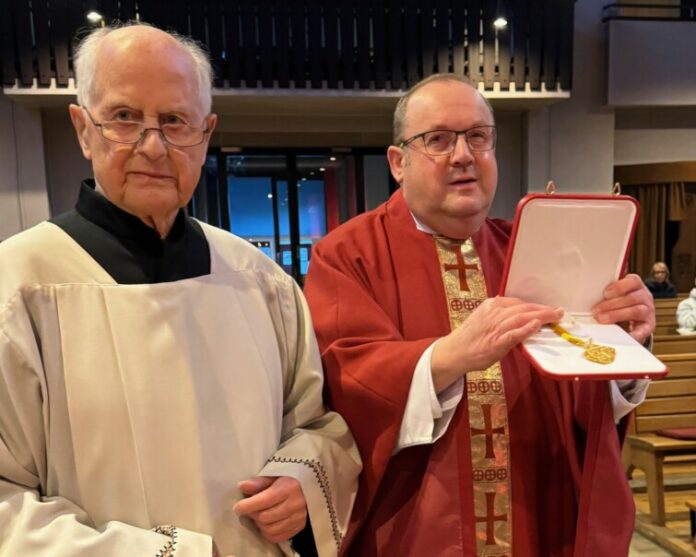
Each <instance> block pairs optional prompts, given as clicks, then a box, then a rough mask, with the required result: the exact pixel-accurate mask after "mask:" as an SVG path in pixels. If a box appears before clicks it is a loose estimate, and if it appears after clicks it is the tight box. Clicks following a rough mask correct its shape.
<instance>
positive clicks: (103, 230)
mask: <svg viewBox="0 0 696 557" xmlns="http://www.w3.org/2000/svg"><path fill="white" fill-rule="evenodd" d="M50 222H52V223H53V224H55V225H57V226H59V227H60V228H62V229H63V230H64V231H65V232H66V233H68V234H69V235H70V237H71V238H72V239H73V240H75V241H76V242H77V243H78V244H80V246H81V247H82V248H83V249H84V250H85V251H86V252H87V253H88V254H89V255H90V256H91V257H92V258H93V259H95V260H96V261H97V263H99V265H101V266H102V267H103V268H104V270H105V271H106V272H107V273H109V275H111V277H112V278H113V279H114V280H115V281H116V282H117V283H119V284H152V283H157V282H172V281H175V280H181V279H187V278H192V277H198V276H201V275H207V274H209V273H210V249H209V248H208V241H207V240H206V238H205V234H204V233H203V230H202V229H201V226H200V224H198V223H197V222H196V221H195V220H193V219H191V218H189V217H187V216H186V215H185V214H184V211H183V210H179V213H178V214H177V216H176V219H175V220H174V224H173V226H172V229H171V231H170V232H169V235H168V236H167V237H166V238H165V239H164V240H162V239H161V238H160V237H159V235H158V234H157V231H156V230H155V229H154V228H150V227H149V226H147V225H146V224H145V223H144V222H143V221H141V220H140V219H139V218H138V217H136V216H135V215H131V214H130V213H127V212H126V211H123V210H122V209H119V208H118V207H117V206H116V205H114V204H113V203H111V202H110V201H109V200H108V199H107V198H106V197H104V196H103V195H101V194H100V193H97V192H96V191H95V190H94V180H85V181H84V182H82V186H81V187H80V195H79V197H78V200H77V204H76V205H75V209H73V210H72V211H68V212H67V213H63V214H61V215H58V216H57V217H54V218H52V219H51V221H50Z"/></svg>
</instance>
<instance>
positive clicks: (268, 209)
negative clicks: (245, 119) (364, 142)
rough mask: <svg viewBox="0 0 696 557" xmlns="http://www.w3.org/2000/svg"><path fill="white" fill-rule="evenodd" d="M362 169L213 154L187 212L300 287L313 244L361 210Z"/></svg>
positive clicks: (335, 157) (344, 160)
mask: <svg viewBox="0 0 696 557" xmlns="http://www.w3.org/2000/svg"><path fill="white" fill-rule="evenodd" d="M361 164H362V157H359V156H356V155H353V154H352V153H326V152H324V153H308V152H306V151H284V152H283V153H274V152H272V151H271V152H249V153H247V152H234V153H226V152H223V151H220V150H211V152H210V153H209V155H208V159H207V161H206V165H205V168H204V172H203V174H202V177H201V184H200V185H199V187H198V189H197V191H196V193H195V195H194V198H193V199H192V202H191V205H190V207H189V210H190V212H191V213H192V214H193V216H195V217H197V218H199V219H201V220H204V221H206V222H209V223H210V224H213V225H215V226H219V227H221V228H224V229H227V230H230V231H231V232H233V233H234V234H235V235H237V236H240V237H241V238H244V239H246V240H247V241H249V242H251V243H252V244H253V245H255V246H256V247H257V248H258V249H260V250H261V251H262V252H263V253H265V254H266V255H267V256H268V257H270V258H271V259H273V260H274V261H275V262H276V263H278V264H279V265H280V266H281V267H283V269H284V270H285V271H286V272H287V273H289V274H291V275H292V276H293V277H294V278H295V280H297V281H298V283H300V285H302V284H303V283H304V277H305V275H306V274H307V269H308V267H309V264H310V261H311V258H312V247H313V246H314V244H315V243H316V242H318V241H319V240H320V239H321V238H322V237H323V236H325V235H326V234H327V232H329V231H330V230H332V229H334V228H336V227H337V226H338V225H339V224H340V223H342V222H345V221H346V220H348V219H349V218H351V217H353V216H355V215H356V214H357V213H358V212H360V211H361V210H363V208H364V205H365V195H364V188H363V187H362V176H363V172H362V170H361ZM359 208H360V209H359Z"/></svg>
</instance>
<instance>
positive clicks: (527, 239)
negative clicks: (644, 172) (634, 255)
mask: <svg viewBox="0 0 696 557" xmlns="http://www.w3.org/2000/svg"><path fill="white" fill-rule="evenodd" d="M638 212H639V210H638V203H637V201H636V200H635V199H633V198H632V197H628V196H623V195H567V194H550V195H549V194H531V195H528V196H526V197H524V198H523V199H522V200H521V201H520V203H519V205H518V206H517V213H516V215H515V222H514V226H513V232H512V239H511V242H510V250H509V252H508V256H507V264H506V269H505V273H504V276H503V281H502V285H501V295H503V296H512V297H516V298H521V299H523V300H527V301H530V302H536V303H540V304H546V305H549V306H553V307H562V308H563V309H564V310H565V315H564V317H563V321H562V322H561V323H560V324H561V326H562V327H564V328H565V329H566V330H567V331H568V332H570V333H571V334H572V335H574V336H576V337H579V338H581V339H583V340H584V339H588V338H591V339H592V341H593V342H594V343H596V344H602V345H606V346H611V347H613V348H614V349H615V350H616V358H615V360H614V361H613V362H612V363H610V364H599V363H596V362H591V361H589V360H587V359H585V358H584V357H583V353H584V349H583V348H582V347H579V346H576V345H574V344H571V343H570V342H568V341H567V340H565V339H563V338H562V337H560V336H559V335H557V334H556V333H554V332H553V331H551V330H550V329H549V328H548V327H543V328H542V330H541V331H539V332H538V333H537V334H535V335H532V336H531V337H530V338H528V339H527V340H526V341H524V342H523V343H522V344H521V349H522V351H523V352H524V354H525V355H526V356H527V358H529V360H530V361H531V362H532V364H533V365H534V366H535V367H536V368H537V369H538V370H539V372H541V373H543V374H545V375H548V376H550V377H552V378H554V379H559V380H567V379H575V380H578V379H635V378H654V377H661V376H664V375H665V374H666V373H667V368H666V367H665V365H664V364H663V363H662V362H661V361H660V360H658V359H657V358H656V357H655V356H653V355H652V354H651V353H650V351H649V350H647V349H646V348H645V347H644V346H643V345H642V344H640V343H639V342H637V341H636V340H634V339H633V338H632V337H631V336H630V335H629V334H628V333H627V332H626V331H624V329H622V328H621V327H620V326H618V325H602V324H599V323H597V322H596V321H595V320H594V319H593V318H592V314H591V311H590V310H591V308H592V306H594V305H595V304H596V303H597V302H599V301H601V300H602V299H603V295H602V294H603V291H604V288H605V287H606V286H607V285H608V284H609V283H610V282H612V281H614V280H616V279H618V278H620V277H621V276H622V275H623V273H624V270H625V268H626V262H627V258H628V253H629V250H630V248H631V243H632V239H633V233H634V231H635V228H636V224H637V221H638Z"/></svg>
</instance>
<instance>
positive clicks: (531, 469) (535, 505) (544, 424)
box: [305, 191, 635, 557]
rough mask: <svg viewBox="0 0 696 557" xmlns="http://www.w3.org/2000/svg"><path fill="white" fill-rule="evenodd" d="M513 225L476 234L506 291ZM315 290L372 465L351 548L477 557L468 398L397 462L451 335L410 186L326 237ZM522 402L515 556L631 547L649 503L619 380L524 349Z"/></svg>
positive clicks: (327, 347) (517, 419)
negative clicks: (624, 443) (533, 358)
mask: <svg viewBox="0 0 696 557" xmlns="http://www.w3.org/2000/svg"><path fill="white" fill-rule="evenodd" d="M509 233H510V224H509V223H506V222H502V221H497V220H487V221H486V222H485V223H484V225H483V226H482V227H481V230H480V231H479V232H478V233H477V234H476V235H475V236H474V237H473V242H474V246H475V248H476V250H477V252H478V254H479V256H480V258H481V264H482V267H483V273H484V275H485V281H486V286H487V290H488V292H489V293H490V294H491V295H492V294H495V293H497V292H498V291H499V286H500V279H501V274H502V271H503V265H504V261H505V255H506V251H507V247H508V242H509ZM305 294H306V296H307V299H308V301H309V305H310V308H311V311H312V316H313V319H314V325H315V329H316V332H317V336H318V339H319V344H320V348H321V351H322V358H323V362H324V366H325V370H326V376H327V390H328V397H329V403H330V404H331V405H332V406H333V407H334V408H335V409H336V410H337V411H338V412H340V413H341V414H342V415H343V416H344V418H345V419H346V420H347V421H348V424H349V425H350V427H351V430H352V431H353V435H354V436H355V438H356V440H357V442H358V445H359V447H360V451H361V454H362V458H363V462H364V471H363V474H362V477H361V484H360V491H359V493H358V498H357V502H356V506H355V509H354V511H353V517H352V520H351V527H350V530H349V533H348V535H347V536H346V539H345V541H344V546H343V547H344V555H349V556H355V557H371V556H377V555H379V556H384V557H402V556H411V555H413V556H419V557H422V556H433V557H455V556H456V557H460V556H467V557H475V556H476V553H477V550H476V542H475V520H476V519H475V516H476V513H475V509H474V504H473V488H472V483H473V482H472V464H471V443H470V428H469V412H468V408H467V399H466V397H464V398H463V400H462V401H461V403H460V404H459V407H458V409H457V411H456V412H455V415H454V417H453V418H452V421H451V422H450V425H449V427H448V429H447V432H446V433H445V435H444V436H443V437H442V438H441V439H439V440H438V441H437V442H436V443H434V444H431V445H422V446H417V447H411V448H407V449H404V450H402V451H401V452H399V453H398V454H396V455H394V456H392V453H393V450H394V446H395V443H396V440H397V436H398V433H399V428H400V425H401V421H402V417H403V413H404V408H405V406H406V400H407V397H408V392H409V388H410V385H411V378H412V376H413V372H414V369H415V367H416V363H417V362H418V359H419V358H420V356H421V354H422V353H423V351H424V350H425V349H426V348H427V347H428V346H429V345H430V344H431V343H432V342H433V341H434V340H435V339H436V338H438V337H441V336H444V335H446V334H447V333H448V332H449V331H450V324H449V318H448V308H447V305H446V304H447V302H446V297H445V292H444V288H443V283H442V274H441V269H440V263H439V260H438V255H437V251H436V247H435V241H434V239H433V237H432V236H431V235H430V234H427V233H424V232H421V231H418V230H417V229H416V226H415V223H414V221H413V217H412V216H411V214H410V213H409V211H408V208H407V207H406V204H405V202H404V200H403V196H402V194H401V192H400V191H398V192H396V193H395V194H394V195H393V196H392V197H391V198H390V199H389V200H388V201H387V202H386V203H385V204H383V205H381V206H380V207H378V208H377V209H375V210H374V211H371V212H369V213H366V214H364V215H361V216H359V217H356V218H354V219H352V220H350V221H349V222H348V223H346V224H344V225H343V226H341V227H339V228H338V229H337V230H335V231H334V232H332V233H331V234H329V235H328V236H327V237H326V238H325V239H323V240H322V241H321V242H319V243H318V244H317V245H316V247H315V248H314V251H313V253H312V260H311V265H310V267H309V274H308V276H307V281H306V288H305ZM501 364H502V370H503V379H504V385H505V397H506V402H507V408H508V424H509V447H510V448H509V450H510V471H511V472H510V473H511V478H510V487H511V501H512V509H511V514H512V548H513V549H512V555H514V556H515V557H524V556H540V557H551V556H554V557H555V556H563V557H565V556H567V557H571V556H573V557H579V556H588V557H590V556H591V557H603V556H606V557H617V556H621V555H627V554H628V546H629V543H630V539H631V535H632V531H633V522H634V517H635V508H634V504H633V499H632V496H631V493H630V490H629V488H628V485H627V482H626V479H625V475H624V472H623V467H622V463H621V449H620V440H619V434H618V432H617V427H616V425H615V424H614V421H613V416H612V409H611V403H610V399H609V389H608V386H607V383H606V381H582V382H574V383H573V382H557V381H552V380H549V379H546V378H544V377H542V376H541V375H540V374H538V373H536V372H535V371H534V370H533V368H531V366H530V365H529V363H528V362H527V360H526V359H524V357H523V356H522V355H521V354H519V353H518V351H517V350H513V351H512V352H511V353H510V354H508V356H507V357H506V358H505V359H504V360H503V361H502V362H501Z"/></svg>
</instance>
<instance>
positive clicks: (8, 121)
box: [0, 94, 49, 241]
mask: <svg viewBox="0 0 696 557" xmlns="http://www.w3.org/2000/svg"><path fill="white" fill-rule="evenodd" d="M0 130H2V131H0V241H1V240H4V239H5V238H8V237H9V236H12V235H13V234H16V233H17V232H20V231H21V230H24V229H26V228H29V227H31V226H33V225H35V224H38V223H39V222H41V221H43V220H45V219H46V218H47V217H48V216H49V210H48V196H47V188H46V169H45V164H44V150H43V148H42V145H43V139H42V136H43V130H42V126H41V112H40V110H39V109H38V108H28V107H24V106H20V105H18V104H16V103H12V102H10V101H9V100H8V99H7V98H6V97H5V96H4V95H2V94H0Z"/></svg>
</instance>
